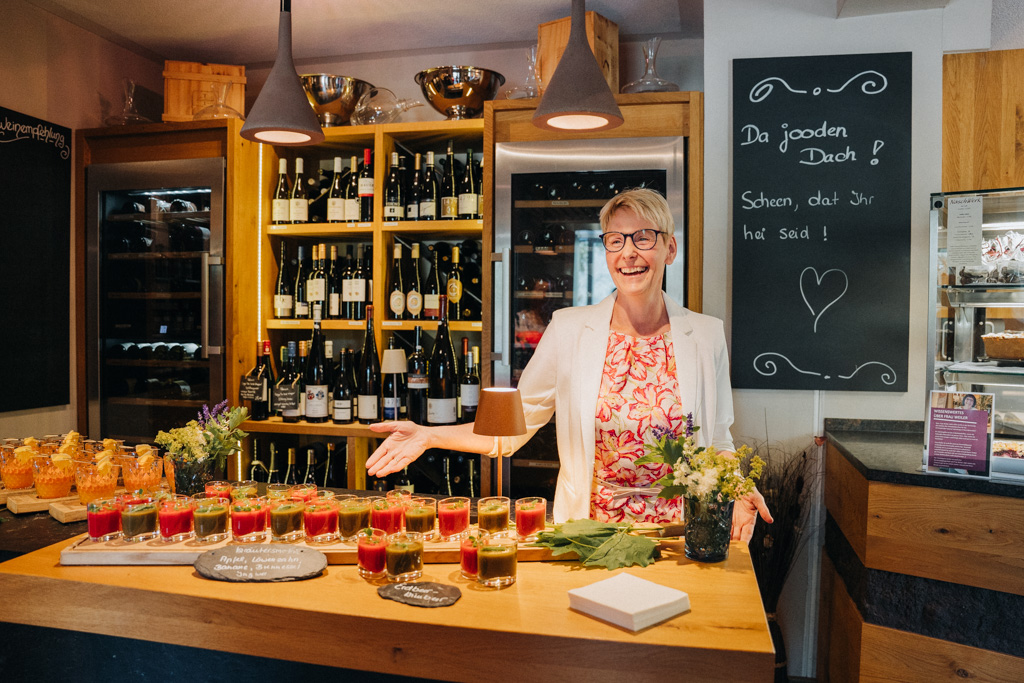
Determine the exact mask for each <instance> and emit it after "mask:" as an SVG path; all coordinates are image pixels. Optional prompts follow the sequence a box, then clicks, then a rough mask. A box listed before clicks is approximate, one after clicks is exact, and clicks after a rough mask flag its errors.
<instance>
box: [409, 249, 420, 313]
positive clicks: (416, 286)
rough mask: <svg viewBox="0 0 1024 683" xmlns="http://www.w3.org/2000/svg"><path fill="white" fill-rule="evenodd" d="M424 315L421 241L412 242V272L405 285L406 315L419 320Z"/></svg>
mask: <svg viewBox="0 0 1024 683" xmlns="http://www.w3.org/2000/svg"><path fill="white" fill-rule="evenodd" d="M422 315H423V290H422V289H421V288H420V243H419V242H413V243H412V273H411V275H410V276H409V282H407V283H406V285H405V317H406V318H407V319H409V320H419V319H420V317H421V316H422Z"/></svg>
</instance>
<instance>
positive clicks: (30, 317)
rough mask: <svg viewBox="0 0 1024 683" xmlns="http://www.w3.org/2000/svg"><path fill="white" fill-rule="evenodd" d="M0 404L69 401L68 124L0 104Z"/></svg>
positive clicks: (4, 406)
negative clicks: (0, 367) (0, 381)
mask: <svg viewBox="0 0 1024 683" xmlns="http://www.w3.org/2000/svg"><path fill="white" fill-rule="evenodd" d="M0 175H2V181H0V273H2V275H0V281H2V283H3V291H2V293H0V321H2V323H3V327H4V331H3V333H2V334H0V358H3V359H4V368H5V370H4V383H5V384H6V390H5V391H2V392H0V411H9V410H25V409H28V408H40V407H43V406H54V405H63V404H66V403H68V402H69V400H70V399H69V386H70V383H69V380H68V373H69V372H70V367H69V363H70V352H69V343H70V335H69V320H68V319H69V317H70V314H71V313H70V306H71V304H70V297H71V293H70V284H69V283H70V268H71V255H70V252H69V249H70V233H71V230H70V224H71V130H70V129H68V128H64V127H62V126H56V125H54V124H52V123H47V122H46V121H42V120H40V119H37V118H33V117H31V116H26V115H24V114H19V113H18V112H15V111H11V110H10V109H4V108H3V107H0Z"/></svg>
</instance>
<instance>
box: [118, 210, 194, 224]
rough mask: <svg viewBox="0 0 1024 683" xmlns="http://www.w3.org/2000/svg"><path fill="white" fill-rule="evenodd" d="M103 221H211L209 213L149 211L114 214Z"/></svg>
mask: <svg viewBox="0 0 1024 683" xmlns="http://www.w3.org/2000/svg"><path fill="white" fill-rule="evenodd" d="M103 220H105V221H107V222H109V223H131V222H134V221H157V222H159V223H166V222H167V221H185V220H188V221H204V222H207V223H208V222H209V221H210V212H209V211H147V212H145V213H113V214H110V215H109V216H107V217H105V218H104V219H103Z"/></svg>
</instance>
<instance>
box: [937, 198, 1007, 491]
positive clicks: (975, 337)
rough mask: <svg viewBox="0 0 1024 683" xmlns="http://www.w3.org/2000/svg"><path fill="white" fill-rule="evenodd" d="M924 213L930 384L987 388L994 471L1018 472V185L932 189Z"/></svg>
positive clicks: (963, 389)
mask: <svg viewBox="0 0 1024 683" xmlns="http://www.w3.org/2000/svg"><path fill="white" fill-rule="evenodd" d="M930 213H931V233H930V234H931V243H930V246H931V251H930V253H931V262H930V266H931V270H930V272H931V273H933V276H934V278H935V281H934V287H933V289H932V295H931V296H930V308H929V320H931V321H933V322H934V324H933V325H930V326H929V330H928V338H929V339H928V341H929V348H931V349H932V353H931V354H930V355H929V357H928V364H929V367H928V374H927V376H928V378H929V383H930V386H929V387H928V389H929V391H930V390H933V389H934V390H941V391H960V392H984V393H991V394H993V395H994V397H995V398H994V407H995V410H994V419H993V432H994V440H993V448H992V451H993V458H992V475H993V476H994V477H999V476H1003V477H1007V476H1009V477H1015V478H1016V477H1020V478H1024V188H1021V189H1008V190H978V191H972V192H956V193H937V194H933V195H931V204H930ZM926 404H927V402H926Z"/></svg>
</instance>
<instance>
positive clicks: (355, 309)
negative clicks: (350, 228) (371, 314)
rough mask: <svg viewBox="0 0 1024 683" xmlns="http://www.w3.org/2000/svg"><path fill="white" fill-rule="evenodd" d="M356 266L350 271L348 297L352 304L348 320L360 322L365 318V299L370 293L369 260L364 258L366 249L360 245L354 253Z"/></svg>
mask: <svg viewBox="0 0 1024 683" xmlns="http://www.w3.org/2000/svg"><path fill="white" fill-rule="evenodd" d="M356 254H357V256H356V266H355V269H354V270H353V271H352V279H351V280H350V281H349V290H350V291H349V296H350V302H351V304H352V317H351V318H350V320H362V319H363V318H364V317H365V316H366V298H367V295H368V294H369V293H370V292H371V289H370V287H369V286H368V285H369V280H370V277H371V276H370V270H369V264H370V259H369V258H367V257H366V256H365V254H366V249H365V247H364V245H362V244H360V245H359V247H358V249H357V251H356Z"/></svg>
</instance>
